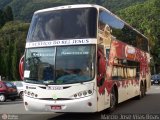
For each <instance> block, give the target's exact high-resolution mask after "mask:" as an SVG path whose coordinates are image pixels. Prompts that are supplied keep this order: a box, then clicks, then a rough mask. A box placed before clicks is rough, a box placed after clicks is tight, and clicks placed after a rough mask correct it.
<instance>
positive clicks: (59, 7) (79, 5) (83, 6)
mask: <svg viewBox="0 0 160 120" xmlns="http://www.w3.org/2000/svg"><path fill="white" fill-rule="evenodd" d="M86 7H94V8H96V9H97V10H99V9H103V10H105V11H106V12H108V13H109V14H111V15H112V16H114V17H115V18H117V19H118V20H120V21H122V22H123V23H125V24H126V25H127V26H129V27H130V28H132V29H133V30H134V31H136V32H137V33H138V34H140V35H141V36H143V37H144V38H146V39H147V40H148V38H147V37H146V36H144V35H143V34H142V33H140V32H139V31H138V30H136V29H135V28H133V27H132V26H131V25H129V24H128V23H126V22H125V21H123V20H122V19H120V18H119V17H118V16H117V15H115V14H113V13H112V12H111V11H109V10H108V9H107V8H105V7H103V6H100V5H96V4H74V5H64V6H57V7H51V8H46V9H42V10H38V11H35V12H34V14H37V13H43V12H49V11H53V10H62V9H73V8H86Z"/></svg>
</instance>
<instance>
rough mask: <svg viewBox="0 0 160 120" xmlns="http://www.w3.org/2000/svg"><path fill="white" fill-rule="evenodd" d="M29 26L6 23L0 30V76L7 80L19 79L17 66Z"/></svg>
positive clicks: (18, 23)
mask: <svg viewBox="0 0 160 120" xmlns="http://www.w3.org/2000/svg"><path fill="white" fill-rule="evenodd" d="M28 27H29V24H28V23H22V22H7V23H6V24H5V25H4V26H3V27H2V28H1V29H0V36H1V37H0V56H1V59H0V66H1V67H0V68H1V70H0V75H2V76H5V77H6V78H8V79H9V80H11V79H19V72H18V64H19V60H20V57H21V56H22V55H23V53H24V48H25V39H26V35H27V31H28Z"/></svg>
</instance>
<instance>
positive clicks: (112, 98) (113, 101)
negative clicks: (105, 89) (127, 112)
mask: <svg viewBox="0 0 160 120" xmlns="http://www.w3.org/2000/svg"><path fill="white" fill-rule="evenodd" d="M116 104H117V98H116V94H115V90H114V89H112V91H111V94H110V108H109V112H110V113H112V112H113V111H114V110H115V109H116Z"/></svg>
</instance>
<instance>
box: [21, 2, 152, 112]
mask: <svg viewBox="0 0 160 120" xmlns="http://www.w3.org/2000/svg"><path fill="white" fill-rule="evenodd" d="M25 47H26V48H25V54H24V61H23V62H24V75H23V71H22V68H23V67H20V68H21V75H22V77H23V78H24V82H25V92H24V105H25V109H26V110H29V111H43V112H44V111H46V112H49V111H50V112H51V111H52V112H98V111H102V110H104V109H107V108H108V110H110V111H111V112H112V111H114V109H115V108H116V105H117V104H118V103H121V102H123V101H126V100H128V99H130V98H133V97H137V98H142V97H143V96H145V94H146V91H147V90H148V89H149V87H150V68H149V66H150V55H149V47H148V39H147V38H146V37H145V36H144V35H142V34H141V33H140V32H138V31H137V30H136V29H134V28H133V27H131V26H130V25H128V24H127V23H126V22H124V21H123V20H121V19H120V18H118V17H117V16H116V15H114V14H113V13H111V12H110V11H109V10H107V9H106V8H104V7H102V6H99V5H91V4H81V5H67V6H60V7H54V8H48V9H43V10H38V11H36V12H35V13H34V15H33V18H32V22H31V25H30V28H29V32H28V36H27V40H26V46H25ZM22 60H23V59H22ZM21 65H22V64H21Z"/></svg>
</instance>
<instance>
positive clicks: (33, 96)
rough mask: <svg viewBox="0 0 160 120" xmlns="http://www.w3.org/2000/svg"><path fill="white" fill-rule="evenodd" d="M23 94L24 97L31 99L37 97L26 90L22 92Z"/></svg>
mask: <svg viewBox="0 0 160 120" xmlns="http://www.w3.org/2000/svg"><path fill="white" fill-rule="evenodd" d="M24 94H25V95H26V96H28V97H32V98H36V97H38V95H37V94H35V93H33V92H30V91H27V90H25V91H24Z"/></svg>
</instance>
